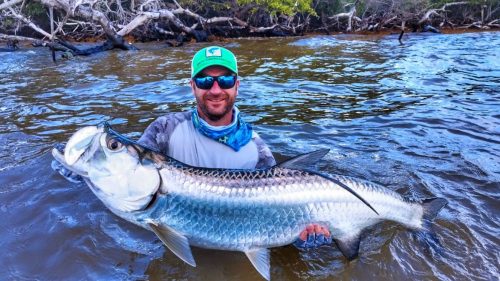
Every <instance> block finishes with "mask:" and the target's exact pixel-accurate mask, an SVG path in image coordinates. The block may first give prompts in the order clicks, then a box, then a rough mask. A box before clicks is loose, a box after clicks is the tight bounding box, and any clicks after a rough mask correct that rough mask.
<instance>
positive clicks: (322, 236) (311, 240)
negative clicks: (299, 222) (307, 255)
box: [293, 224, 332, 249]
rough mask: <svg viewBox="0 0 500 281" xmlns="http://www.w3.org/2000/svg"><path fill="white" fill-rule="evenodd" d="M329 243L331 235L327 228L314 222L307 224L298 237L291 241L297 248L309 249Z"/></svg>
mask: <svg viewBox="0 0 500 281" xmlns="http://www.w3.org/2000/svg"><path fill="white" fill-rule="evenodd" d="M306 235H307V236H306ZM331 243H332V235H330V232H329V231H328V229H326V228H324V227H322V226H320V225H317V224H315V225H308V226H307V228H306V230H304V231H302V233H301V235H300V236H299V238H298V239H297V240H296V241H295V242H293V245H294V246H295V247H296V248H299V249H311V248H316V247H319V246H322V245H326V244H331Z"/></svg>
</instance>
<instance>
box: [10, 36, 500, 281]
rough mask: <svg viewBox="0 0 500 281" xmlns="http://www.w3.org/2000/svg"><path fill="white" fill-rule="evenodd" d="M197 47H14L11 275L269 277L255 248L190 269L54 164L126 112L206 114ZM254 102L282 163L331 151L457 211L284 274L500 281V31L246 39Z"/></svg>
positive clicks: (303, 254)
mask: <svg viewBox="0 0 500 281" xmlns="http://www.w3.org/2000/svg"><path fill="white" fill-rule="evenodd" d="M203 46H205V45H202V44H196V45H188V46H186V47H182V48H177V49H172V48H163V46H161V45H143V46H140V47H142V49H143V50H142V51H138V52H120V51H116V52H107V53H102V54H96V55H94V56H91V57H78V58H75V59H73V60H71V61H59V62H58V63H57V64H56V65H54V64H53V63H52V62H51V60H50V55H49V53H48V50H44V49H30V50H22V51H20V52H16V53H10V54H7V53H0V101H1V102H0V144H1V147H2V149H1V150H0V218H1V220H0V228H1V229H2V231H1V232H0V246H1V249H2V254H1V258H0V263H1V264H2V267H0V279H1V280H259V278H260V276H259V275H258V273H257V272H256V271H255V270H254V269H253V267H252V265H251V264H250V263H249V262H248V260H247V259H246V257H245V256H244V254H242V253H231V252H222V251H212V250H206V249H194V257H195V259H196V261H197V264H198V267H196V268H192V267H190V266H188V265H186V264H184V263H183V262H182V261H181V260H179V259H178V258H177V257H175V256H174V255H173V254H172V253H171V252H170V251H168V250H166V249H165V248H164V247H163V246H162V244H161V242H160V241H159V240H158V239H157V238H156V237H155V235H154V234H153V233H151V232H148V231H146V230H143V229H140V228H138V227H136V226H134V225H132V224H130V223H128V222H126V221H124V220H121V219H119V218H118V217H116V216H114V215H113V214H112V213H111V212H109V211H108V210H107V209H106V208H105V207H104V206H103V205H102V203H101V202H100V201H98V199H97V198H96V197H95V196H94V195H93V194H92V192H91V191H90V190H89V189H88V188H87V187H86V186H85V185H84V184H74V183H71V182H68V181H66V180H65V179H63V178H62V177H61V176H59V175H58V174H57V173H55V172H54V171H52V169H51V167H50V162H51V160H52V158H51V156H50V150H51V148H52V146H53V145H54V144H55V143H58V142H63V141H66V140H67V138H68V137H69V136H70V135H71V134H72V133H73V132H74V131H75V130H76V129H77V128H80V127H82V126H85V125H95V124H97V123H99V122H101V121H104V120H107V121H110V122H111V124H113V125H114V127H115V128H116V129H117V130H119V131H121V132H124V133H127V134H128V135H129V136H130V137H134V138H137V137H138V136H140V134H141V132H142V131H143V130H144V129H145V127H146V126H147V125H148V124H149V122H151V121H152V120H154V119H155V118H156V117H158V116H160V115H162V114H164V113H166V112H169V111H179V110H187V109H190V108H192V106H193V104H194V103H193V99H192V97H191V94H190V89H189V87H188V78H187V77H188V76H189V60H190V58H191V57H192V55H193V54H194V52H195V51H196V50H198V49H199V48H201V47H203ZM225 46H226V47H228V48H231V49H232V50H233V51H234V52H235V53H236V54H237V56H238V58H239V66H240V72H241V76H242V77H241V80H242V82H241V88H240V95H239V102H238V105H239V107H240V109H241V110H242V111H243V112H244V114H245V117H244V118H245V119H246V120H247V121H250V122H252V124H253V125H254V128H255V129H256V130H257V131H258V132H259V133H260V134H261V136H262V137H263V138H264V139H265V140H266V141H267V143H268V144H269V145H270V147H271V148H272V150H273V152H274V153H275V155H276V157H277V158H278V159H281V160H282V159H286V158H287V157H291V156H293V155H296V154H298V153H302V152H304V151H312V150H314V149H319V148H329V149H330V150H331V151H330V153H329V154H328V155H327V156H326V157H325V159H324V160H323V161H322V162H321V163H320V164H319V166H318V169H320V170H322V171H326V172H331V173H339V174H345V175H350V176H354V177H358V178H362V179H366V180H369V181H373V182H376V183H379V184H382V185H385V186H387V187H388V188H389V189H391V190H395V191H396V192H398V193H400V194H403V195H405V196H407V197H409V198H413V199H416V198H426V197H434V196H437V197H443V198H446V199H447V200H448V201H449V205H448V206H447V207H446V208H445V209H444V210H442V211H441V213H440V214H439V216H438V217H437V218H436V220H435V221H434V224H433V227H432V229H431V231H429V232H414V231H409V230H407V229H404V228H403V227H401V226H399V225H396V224H393V223H383V224H380V225H377V226H376V227H374V228H372V229H369V230H368V231H367V232H366V233H365V234H364V236H363V237H364V238H363V240H362V243H361V250H360V251H361V254H360V257H359V259H357V260H355V261H353V262H347V261H346V259H345V258H344V257H343V256H342V255H341V254H340V252H339V251H338V249H337V248H336V246H335V245H331V246H323V247H321V248H319V249H316V250H310V251H299V250H297V249H295V248H294V247H292V246H288V247H283V248H278V249H273V251H272V258H271V259H272V262H271V264H272V269H271V270H272V272H271V276H272V279H273V280H332V279H336V280H374V279H378V280H407V279H415V280H498V276H499V271H500V266H499V264H500V256H499V251H498V249H499V246H500V243H499V242H500V241H499V237H500V228H499V216H498V214H499V213H500V212H499V211H500V204H499V195H500V92H499V89H500V61H499V60H498V58H497V55H498V54H499V53H500V47H499V46H500V36H499V33H495V32H485V33H471V34H453V35H432V36H428V35H410V36H409V37H407V38H405V44H404V45H399V43H398V42H397V36H396V35H394V36H385V37H375V38H373V37H363V36H342V35H339V36H314V37H306V38H278V39H277V38H272V39H242V40H235V41H232V42H231V43H227V44H225Z"/></svg>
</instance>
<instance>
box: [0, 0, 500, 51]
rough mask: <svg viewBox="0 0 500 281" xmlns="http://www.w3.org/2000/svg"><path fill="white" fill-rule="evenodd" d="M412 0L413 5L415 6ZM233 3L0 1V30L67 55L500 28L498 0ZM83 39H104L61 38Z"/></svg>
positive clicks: (158, 0)
mask: <svg viewBox="0 0 500 281" xmlns="http://www.w3.org/2000/svg"><path fill="white" fill-rule="evenodd" d="M418 1H419V0H417V2H415V3H417V4H418V3H419V2H418ZM488 1H489V0H488ZM205 2H206V1H205ZM205 2H204V3H205ZM209 2H210V1H209ZM30 3H37V4H41V5H43V6H44V7H46V8H48V11H49V17H48V18H47V21H46V22H45V23H40V22H39V23H38V24H37V22H36V20H35V19H32V18H30V17H29V16H27V14H26V13H25V9H24V7H25V5H28V4H30ZM123 3H129V4H128V5H124V4H123ZM185 3H186V2H185ZM217 3H219V2H217ZM238 3H239V2H238V1H234V0H227V2H225V3H224V4H227V5H228V8H227V10H224V11H221V10H219V9H213V10H210V9H208V10H203V9H201V7H205V8H204V9H206V7H210V5H211V4H206V3H205V4H201V2H200V3H198V2H197V1H192V2H191V4H189V5H190V6H186V7H183V6H181V5H180V4H179V3H178V2H177V1H176V0H170V1H162V0H131V1H128V2H124V1H120V0H110V1H105V0H31V1H27V0H4V1H3V3H1V4H0V31H2V30H1V28H2V26H1V20H2V18H10V19H13V20H15V21H16V23H17V25H16V28H15V29H14V30H13V31H11V32H12V34H17V33H15V32H16V31H17V27H18V26H26V27H29V28H30V29H31V30H34V31H35V32H36V33H37V34H39V38H37V39H41V40H45V41H44V43H43V44H39V45H41V46H46V47H50V48H51V49H52V50H57V51H63V52H65V53H71V54H73V55H88V54H91V53H94V52H98V51H105V50H110V49H114V48H119V49H122V50H135V49H137V48H136V47H135V46H134V45H133V44H132V43H130V42H128V41H127V40H129V39H130V41H131V42H132V41H134V40H156V39H165V40H166V41H165V42H166V43H167V44H169V45H171V46H179V45H182V44H183V42H186V41H190V40H193V39H194V40H196V41H207V40H209V39H210V38H213V37H214V36H223V37H226V36H254V35H259V36H284V35H301V34H303V33H304V32H308V31H312V32H314V31H322V32H326V33H329V32H330V31H342V32H358V31H379V30H383V29H397V30H401V31H402V33H401V34H403V33H404V31H405V29H406V28H410V30H412V29H413V30H415V31H416V30H422V31H425V30H428V31H438V30H437V27H446V26H449V27H452V28H460V27H465V28H482V29H485V28H499V27H500V24H499V21H498V15H499V13H500V4H499V3H498V1H497V2H495V1H490V2H485V3H488V5H483V4H481V5H479V4H474V3H470V2H463V1H462V2H452V3H447V4H445V5H443V6H442V7H440V8H436V7H432V8H431V9H425V8H421V11H418V9H417V10H411V9H406V8H405V7H403V6H402V4H401V3H400V2H398V1H365V2H363V5H360V3H361V1H360V0H356V1H354V2H353V3H349V4H347V5H345V6H344V10H345V11H344V12H341V13H336V14H333V15H328V14H327V13H326V10H325V9H324V7H325V6H323V8H321V7H320V6H318V5H320V4H321V3H322V4H323V5H328V3H329V2H328V1H324V0H323V1H322V0H318V1H314V3H315V4H314V5H315V6H314V7H313V9H314V10H315V11H316V12H317V14H319V16H317V15H312V14H310V13H295V14H290V15H288V14H280V13H277V14H273V13H271V12H269V11H268V10H267V9H265V8H263V6H262V5H261V4H257V3H258V1H257V2H247V3H248V4H242V5H241V6H240V5H239V4H238ZM202 5H208V6H202ZM296 5H297V4H296ZM457 7H460V10H458V9H457ZM361 9H362V10H361ZM405 9H406V10H405ZM463 11H468V12H467V13H463ZM479 12H480V14H479V15H478V13H479ZM465 14H466V15H465ZM473 14H474V15H473ZM460 16H462V20H460ZM38 20H39V18H38ZM47 23H50V31H47V30H45V29H44V27H45V28H46V26H47ZM2 32H5V30H3V31H2ZM86 37H87V38H89V37H91V38H99V39H102V38H104V39H105V42H103V43H102V44H101V45H99V46H96V47H92V48H88V49H83V48H78V47H76V46H74V45H72V43H69V41H70V40H65V39H68V38H69V39H77V40H78V39H82V38H86ZM0 38H1V37H0ZM125 38H127V39H125Z"/></svg>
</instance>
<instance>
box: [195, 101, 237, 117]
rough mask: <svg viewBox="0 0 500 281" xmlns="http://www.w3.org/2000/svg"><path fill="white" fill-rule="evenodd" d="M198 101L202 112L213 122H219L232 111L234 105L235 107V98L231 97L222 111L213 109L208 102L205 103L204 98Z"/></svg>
mask: <svg viewBox="0 0 500 281" xmlns="http://www.w3.org/2000/svg"><path fill="white" fill-rule="evenodd" d="M197 102H198V105H199V108H200V109H201V112H202V113H203V115H205V116H206V117H207V118H208V119H209V120H210V121H212V122H217V121H219V120H220V119H222V117H224V116H226V114H228V113H229V112H231V111H232V110H233V107H234V100H231V99H229V100H228V101H227V104H226V106H225V107H224V108H223V110H222V111H214V110H211V109H210V108H209V107H208V106H207V104H206V103H205V100H204V99H203V98H202V100H201V101H200V100H198V101H197Z"/></svg>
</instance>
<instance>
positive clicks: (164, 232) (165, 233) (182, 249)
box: [147, 222, 196, 267]
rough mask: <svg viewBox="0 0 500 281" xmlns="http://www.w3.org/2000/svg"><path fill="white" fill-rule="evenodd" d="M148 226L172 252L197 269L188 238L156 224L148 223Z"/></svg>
mask: <svg viewBox="0 0 500 281" xmlns="http://www.w3.org/2000/svg"><path fill="white" fill-rule="evenodd" d="M147 224H148V225H149V227H151V229H152V230H153V232H154V233H155V234H156V236H158V238H160V240H161V241H162V242H163V244H165V246H167V248H169V249H170V251H172V252H173V253H174V254H175V255H176V256H177V257H179V258H180V259H181V260H183V261H184V262H185V263H187V264H189V265H190V266H193V267H196V262H195V261H194V258H193V253H192V252H191V247H190V246H189V241H188V239H187V238H186V236H184V235H182V234H180V233H178V232H177V231H175V230H173V229H172V228H170V227H168V226H164V225H158V224H156V223H154V222H148V223H147Z"/></svg>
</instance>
